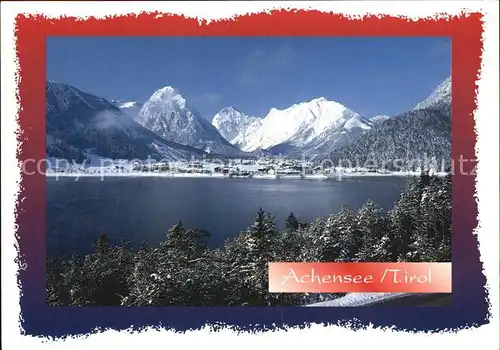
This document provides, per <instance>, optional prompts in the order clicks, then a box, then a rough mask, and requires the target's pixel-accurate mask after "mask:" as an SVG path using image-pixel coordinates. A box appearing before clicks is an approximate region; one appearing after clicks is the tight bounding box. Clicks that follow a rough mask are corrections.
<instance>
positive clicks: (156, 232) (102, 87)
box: [42, 35, 470, 307]
mask: <svg viewBox="0 0 500 350" xmlns="http://www.w3.org/2000/svg"><path fill="white" fill-rule="evenodd" d="M451 53H452V52H451V37H446V36H372V37H368V36H367V37H363V36H317V37H316V36H308V37H300V36H297V37H293V36H274V37H273V36H266V37H262V36H241V37H238V36H226V37H222V36H71V35H66V36H47V38H46V53H45V55H46V63H45V64H46V86H45V90H46V91H45V97H46V101H45V111H46V115H45V117H46V124H45V127H46V159H44V160H43V162H44V164H43V166H42V168H43V169H44V171H45V177H46V179H45V181H46V210H45V215H46V236H45V238H44V239H45V243H46V261H45V262H46V269H45V284H46V285H45V293H46V295H45V301H46V304H47V305H48V306H51V307H58V306H80V307H84V306H121V307H131V306H266V307H274V306H292V307H309V306H312V307H314V306H320V307H324V306H327V307H337V306H374V305H375V306H376V305H379V306H430V305H438V306H451V294H432V293H427V294H426V293H424V294H419V293H340V292H339V293H324V292H316V293H299V292H288V293H280V292H271V291H270V290H269V264H271V263H280V262H283V263H285V262H286V263H324V262H325V263H326V262H331V263H420V262H423V263H441V262H443V263H451V257H452V254H451V247H452V195H451V194H452V178H453V176H454V175H455V174H459V175H468V174H465V173H464V172H468V171H470V169H469V168H468V167H465V168H464V167H463V166H462V165H463V164H462V161H463V162H467V161H468V159H462V158H460V161H459V159H456V158H455V157H453V158H452V152H451V149H452V143H451V139H452V138H451V118H452V116H451V111H452V108H451V91H452V65H451V56H452V55H451ZM395 278H396V277H395Z"/></svg>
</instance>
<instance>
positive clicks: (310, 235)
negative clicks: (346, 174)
mask: <svg viewBox="0 0 500 350" xmlns="http://www.w3.org/2000/svg"><path fill="white" fill-rule="evenodd" d="M451 204H452V203H451V176H447V177H437V176H431V175H427V174H422V175H420V176H419V177H415V178H414V179H413V180H412V181H411V182H410V184H409V185H408V188H407V189H406V191H405V192H404V193H402V194H401V197H400V199H399V201H398V202H397V203H395V205H394V207H393V208H392V209H391V210H390V211H387V212H384V211H382V210H381V209H380V208H378V207H377V205H376V203H374V202H373V201H368V202H367V203H366V204H365V205H364V206H363V207H362V208H360V209H359V210H354V209H352V208H349V207H344V208H343V209H342V210H341V211H340V212H338V213H332V214H331V215H330V216H329V217H326V218H318V219H317V220H315V221H313V222H309V223H304V222H301V221H300V218H295V216H294V215H293V214H292V213H291V214H290V216H289V217H288V220H287V224H286V228H285V229H284V230H282V231H279V230H277V229H276V224H275V219H274V217H273V216H272V214H271V213H267V212H265V211H264V210H262V208H261V209H260V210H259V211H258V212H257V214H256V217H255V222H254V224H253V225H252V226H250V227H248V228H247V229H246V230H243V231H242V232H241V233H240V234H239V235H238V236H236V237H235V238H232V239H229V240H227V241H226V242H225V243H224V244H223V245H222V246H221V247H219V248H217V249H209V248H207V247H206V245H205V242H206V240H207V239H208V238H209V233H208V232H207V231H205V230H203V229H191V228H185V227H183V225H182V223H179V224H177V225H175V226H173V227H172V228H170V229H169V230H168V231H167V232H166V234H165V239H164V241H163V242H162V243H160V244H159V245H158V246H155V247H150V246H147V245H146V244H143V246H142V247H141V248H140V249H133V248H132V247H131V245H130V243H128V242H125V241H123V242H122V243H121V244H120V245H118V246H110V244H109V242H108V240H107V238H106V236H105V235H104V234H103V235H101V236H100V237H99V238H98V239H97V240H96V242H95V244H94V247H93V252H92V253H91V254H89V255H86V256H76V255H74V256H72V257H63V256H51V257H48V258H47V266H46V267H47V269H46V298H47V303H48V304H49V305H52V306H59V305H81V306H83V305H122V306H145V305H171V306H172V305H177V306H226V305H227V306H245V305H248V306H273V305H289V306H293V305H304V304H309V303H313V302H318V301H323V300H328V299H333V298H336V297H338V296H341V295H342V294H335V295H333V294H330V295H324V294H298V293H297V294H273V293H269V292H268V281H267V276H268V271H267V263H268V262H280V261H281V262H286V261H288V262H299V261H304V262H321V261H324V262H326V261H332V262H333V261H334V262H343V261H352V262H356V261H365V262H366V261H368V262H370V261H380V262H382V261H386V262H396V261H412V262H418V261H425V262H447V261H451V208H452V205H451Z"/></svg>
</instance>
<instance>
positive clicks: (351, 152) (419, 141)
mask: <svg viewBox="0 0 500 350" xmlns="http://www.w3.org/2000/svg"><path fill="white" fill-rule="evenodd" d="M450 114H451V77H449V78H447V79H446V80H445V81H444V82H442V83H441V84H440V85H439V86H438V87H437V88H436V89H435V90H434V91H433V93H432V94H431V95H430V96H429V97H428V98H427V99H425V100H424V101H422V102H420V103H419V104H418V105H417V106H416V107H415V108H414V109H413V110H411V111H409V112H406V113H401V114H399V115H396V116H394V117H392V118H388V119H387V118H382V119H386V120H384V121H383V122H381V123H380V122H379V123H374V125H373V128H372V129H371V130H370V131H368V132H366V133H363V134H362V135H359V136H357V137H355V138H353V139H351V140H350V141H349V142H347V143H346V144H345V145H344V146H343V147H341V148H339V149H336V150H334V151H333V152H331V153H330V154H329V155H328V159H329V160H331V161H333V162H334V163H335V164H341V163H344V162H346V161H349V162H350V163H351V164H356V162H359V163H360V164H361V166H362V165H363V163H364V162H367V161H368V162H370V163H371V164H370V165H374V164H373V162H375V165H377V166H381V165H383V164H384V165H385V166H386V167H388V166H391V165H393V166H395V167H401V166H403V167H404V168H406V169H409V168H411V167H412V166H414V165H415V164H414V163H415V162H417V163H418V162H420V161H422V162H423V161H430V162H432V161H434V159H435V160H436V162H437V163H438V164H436V166H438V167H440V166H441V165H444V167H445V168H447V167H449V166H450V165H451V118H450ZM370 120H373V118H372V119H370ZM325 156H326V155H325ZM396 163H397V165H396ZM412 164H413V165H412ZM438 170H440V171H441V170H443V169H438Z"/></svg>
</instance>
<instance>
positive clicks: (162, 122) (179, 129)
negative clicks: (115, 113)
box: [135, 86, 243, 155]
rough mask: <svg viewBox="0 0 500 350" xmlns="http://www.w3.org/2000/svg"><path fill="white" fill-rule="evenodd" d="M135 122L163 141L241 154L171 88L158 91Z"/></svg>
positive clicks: (212, 151)
mask: <svg viewBox="0 0 500 350" xmlns="http://www.w3.org/2000/svg"><path fill="white" fill-rule="evenodd" d="M135 120H136V121H137V122H138V123H139V124H141V125H142V126H144V127H145V128H146V129H148V130H151V131H152V132H154V133H155V134H157V135H158V136H160V137H162V138H164V139H166V140H169V141H173V142H177V143H180V144H183V145H187V146H191V147H195V148H198V149H201V150H203V151H205V152H207V153H216V154H225V155H239V154H242V153H243V152H241V151H240V150H239V149H238V148H237V147H235V146H233V145H232V144H230V143H229V142H228V141H227V140H226V139H224V137H222V135H221V134H220V133H219V131H218V130H217V129H216V128H215V127H214V126H212V125H211V124H210V122H208V121H207V120H206V119H205V118H203V117H201V116H200V115H198V114H197V113H196V112H194V111H192V110H190V109H189V107H188V105H187V101H186V99H185V98H184V97H183V96H182V95H181V94H179V93H178V92H177V91H176V90H175V89H174V88H172V87H170V86H166V87H164V88H161V89H159V90H157V91H156V92H155V93H154V94H153V95H152V96H151V97H150V98H149V100H148V101H147V102H146V103H145V104H144V106H143V107H142V108H141V110H140V112H139V114H138V115H137V116H136V118H135Z"/></svg>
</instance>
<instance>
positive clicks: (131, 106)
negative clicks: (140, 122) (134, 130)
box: [111, 100, 143, 119]
mask: <svg viewBox="0 0 500 350" xmlns="http://www.w3.org/2000/svg"><path fill="white" fill-rule="evenodd" d="M111 103H113V104H114V105H115V106H116V107H118V108H119V109H120V110H121V111H122V112H123V113H124V114H126V115H128V116H129V117H130V118H132V119H135V118H136V117H137V115H138V114H139V112H140V111H141V108H142V106H143V104H142V103H140V102H137V101H124V100H113V101H111Z"/></svg>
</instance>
